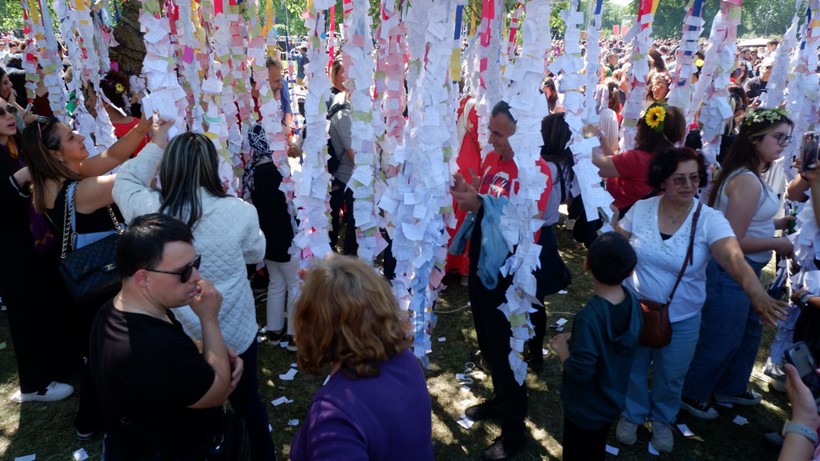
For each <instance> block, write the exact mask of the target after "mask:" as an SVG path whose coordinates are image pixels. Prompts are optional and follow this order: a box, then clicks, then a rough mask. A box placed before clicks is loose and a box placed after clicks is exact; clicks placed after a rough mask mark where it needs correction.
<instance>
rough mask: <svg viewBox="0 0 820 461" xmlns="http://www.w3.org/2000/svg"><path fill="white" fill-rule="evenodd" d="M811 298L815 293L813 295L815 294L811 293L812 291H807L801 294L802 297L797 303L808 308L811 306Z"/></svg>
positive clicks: (803, 307) (802, 307)
mask: <svg viewBox="0 0 820 461" xmlns="http://www.w3.org/2000/svg"><path fill="white" fill-rule="evenodd" d="M811 298H814V295H813V294H811V292H806V293H804V294H803V296H801V297H800V299H799V300H797V303H796V304H797V305H798V306H799V307H800V308H801V309H806V308H807V307H809V300H810V299H811Z"/></svg>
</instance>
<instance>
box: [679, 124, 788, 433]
mask: <svg viewBox="0 0 820 461" xmlns="http://www.w3.org/2000/svg"><path fill="white" fill-rule="evenodd" d="M792 126H793V124H792V121H791V120H789V119H788V118H787V117H786V113H785V112H784V111H783V110H781V109H762V110H755V111H751V112H749V113H747V115H746V117H745V118H744V120H743V123H742V125H741V128H740V133H739V134H738V136H737V138H736V139H735V141H734V143H733V144H732V147H731V149H730V150H729V153H728V154H727V156H726V159H725V160H724V162H723V165H722V169H721V171H720V173H719V174H718V176H717V178H716V179H715V182H714V184H713V185H712V191H711V193H710V195H709V205H710V206H712V207H714V208H715V209H717V210H720V211H721V212H722V213H723V214H724V215H725V216H726V219H727V220H728V221H729V223H730V224H731V225H732V230H734V232H735V235H736V236H737V240H738V242H739V243H740V247H741V249H742V250H743V252H744V254H745V255H746V260H747V262H748V263H749V264H750V265H751V266H752V268H754V269H755V272H756V273H757V274H758V276H759V275H760V271H761V270H762V269H763V267H764V266H765V265H766V264H767V263H768V262H769V260H770V259H771V257H772V253H773V252H776V253H777V254H778V255H781V256H789V255H790V254H791V253H792V244H791V242H790V241H789V240H788V239H786V238H785V237H780V238H776V237H775V236H774V233H775V230H776V229H784V228H785V227H786V226H787V225H788V221H789V218H779V219H773V218H774V216H775V215H776V214H777V211H778V208H779V205H780V200H779V198H778V196H777V194H776V193H775V192H774V191H772V190H771V189H770V188H769V187H768V186H767V185H766V184H765V183H764V182H763V180H762V179H761V177H760V175H761V173H763V172H765V171H766V170H767V169H768V168H769V166H770V165H771V163H772V162H773V161H774V160H776V159H777V158H778V157H779V156H780V155H781V153H782V152H783V149H784V148H785V147H786V146H788V145H789V142H790V141H791V131H792ZM706 276H707V284H706V293H707V296H706V303H705V304H704V306H703V319H702V322H701V329H700V339H699V340H698V347H697V349H696V351H695V358H694V360H693V361H692V364H691V365H690V367H689V372H688V374H687V375H686V381H685V383H684V387H683V397H682V405H681V406H682V407H683V408H685V409H686V410H688V411H689V412H690V413H692V414H693V415H695V416H697V417H700V418H704V419H714V418H716V417H717V416H718V412H717V410H715V408H714V407H712V406H711V405H710V403H709V401H710V398H711V397H712V395H714V397H715V400H716V401H719V402H728V403H734V404H737V405H756V404H758V403H760V395H759V394H757V393H756V392H754V391H752V390H751V389H749V388H748V385H749V377H750V376H751V373H752V368H753V367H754V363H755V358H756V356H757V349H758V346H759V345H760V338H761V336H762V330H763V328H762V323H761V320H760V317H758V313H757V312H755V311H754V309H752V307H751V304H750V302H749V298H748V297H747V296H746V294H745V293H744V292H743V289H742V288H741V287H740V286H739V285H738V284H737V282H735V281H734V280H733V279H732V278H731V277H729V276H728V274H727V273H726V272H725V271H724V270H723V269H721V268H720V266H718V265H717V264H716V263H715V262H714V260H712V261H711V262H710V263H709V267H708V268H707V272H706Z"/></svg>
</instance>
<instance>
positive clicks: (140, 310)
mask: <svg viewBox="0 0 820 461" xmlns="http://www.w3.org/2000/svg"><path fill="white" fill-rule="evenodd" d="M117 298H119V301H120V306H122V307H123V308H128V309H129V310H125V309H123V312H131V313H136V314H145V315H147V316H150V317H153V318H155V319H158V320H162V321H163V322H167V321H168V317H167V316H164V315H163V316H159V315H157V314H156V313H154V312H151V311H149V310H148V309H145V308H144V307H141V306H137V305H135V304H131V303H128V302H125V299H124V298H123V296H122V294H120V295H119V296H118V297H117Z"/></svg>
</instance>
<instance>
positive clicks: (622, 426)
mask: <svg viewBox="0 0 820 461" xmlns="http://www.w3.org/2000/svg"><path fill="white" fill-rule="evenodd" d="M615 438H616V439H617V440H618V442H621V443H622V444H624V445H632V444H634V443H635V441H636V440H638V425H637V424H635V423H633V422H632V421H629V420H628V419H626V418H624V417H623V416H621V419H620V420H619V421H618V426H617V427H616V428H615Z"/></svg>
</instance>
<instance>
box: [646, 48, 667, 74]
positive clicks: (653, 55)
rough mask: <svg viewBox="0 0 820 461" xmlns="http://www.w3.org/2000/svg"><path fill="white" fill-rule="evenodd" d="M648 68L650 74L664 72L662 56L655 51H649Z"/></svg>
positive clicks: (664, 65) (664, 64)
mask: <svg viewBox="0 0 820 461" xmlns="http://www.w3.org/2000/svg"><path fill="white" fill-rule="evenodd" d="M648 54H649V68H650V72H666V71H667V69H666V61H665V60H664V59H663V55H662V54H661V52H660V51H658V50H657V49H652V50H649V53H648Z"/></svg>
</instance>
